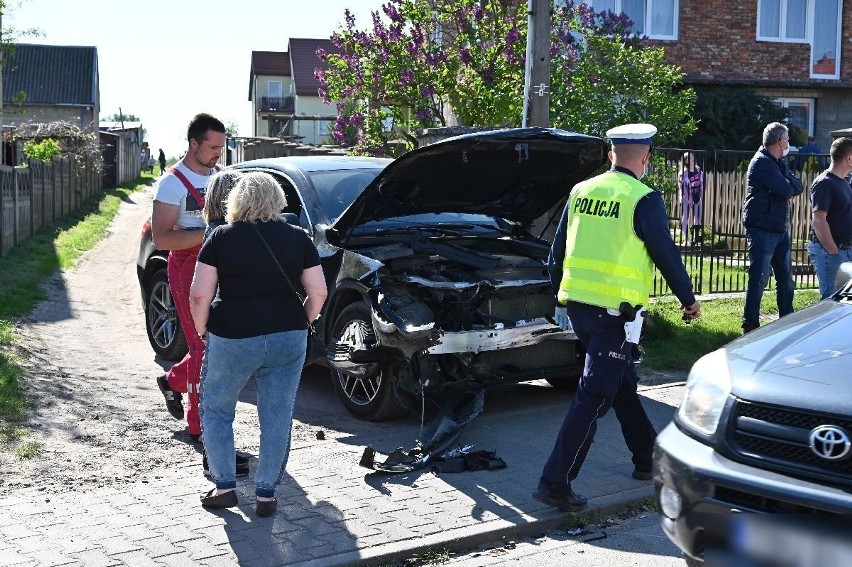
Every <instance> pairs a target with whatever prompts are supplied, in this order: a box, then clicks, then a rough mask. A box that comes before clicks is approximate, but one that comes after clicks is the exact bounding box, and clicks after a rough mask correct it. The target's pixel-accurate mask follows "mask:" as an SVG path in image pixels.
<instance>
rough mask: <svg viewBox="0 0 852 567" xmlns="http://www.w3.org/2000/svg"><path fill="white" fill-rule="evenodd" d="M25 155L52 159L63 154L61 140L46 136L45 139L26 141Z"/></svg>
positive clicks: (32, 157) (43, 159)
mask: <svg viewBox="0 0 852 567" xmlns="http://www.w3.org/2000/svg"><path fill="white" fill-rule="evenodd" d="M24 155H25V156H27V157H28V158H30V159H40V160H41V161H50V160H52V159H53V158H55V157H59V156H60V155H62V148H61V146H60V145H59V142H57V141H56V140H54V139H53V138H45V139H44V140H38V141H36V140H29V141H27V142H24Z"/></svg>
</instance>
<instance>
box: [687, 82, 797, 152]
mask: <svg viewBox="0 0 852 567" xmlns="http://www.w3.org/2000/svg"><path fill="white" fill-rule="evenodd" d="M697 95H698V96H697V99H696V103H695V117H696V118H697V119H698V130H697V131H696V132H695V134H693V135H692V136H691V137H690V138H689V139H688V140H687V145H688V146H689V147H690V148H696V149H702V150H747V151H754V150H756V149H757V148H759V147H760V146H761V144H762V143H763V129H764V128H765V127H766V125H767V124H769V123H771V122H785V123H786V121H787V118H788V111H787V109H786V108H782V107H781V106H779V105H778V104H776V103H775V101H773V100H772V99H771V98H768V97H765V96H762V95H760V94H758V93H756V92H755V91H753V90H751V89H745V88H743V89H738V88H730V87H702V88H699V89H698V92H697ZM789 128H790V143H791V144H792V145H794V146H797V145H801V144H803V143H804V135H803V133H802V132H801V129H800V128H797V127H795V126H793V125H790V126H789Z"/></svg>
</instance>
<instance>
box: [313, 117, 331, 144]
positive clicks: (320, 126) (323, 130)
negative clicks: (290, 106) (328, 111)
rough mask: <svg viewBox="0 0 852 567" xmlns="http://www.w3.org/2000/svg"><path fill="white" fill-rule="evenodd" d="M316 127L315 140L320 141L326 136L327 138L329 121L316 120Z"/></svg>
mask: <svg viewBox="0 0 852 567" xmlns="http://www.w3.org/2000/svg"><path fill="white" fill-rule="evenodd" d="M316 125H317V131H316V135H317V139H318V140H320V141H321V140H322V138H325V137H326V136H328V132H329V128H330V127H331V120H317V121H316Z"/></svg>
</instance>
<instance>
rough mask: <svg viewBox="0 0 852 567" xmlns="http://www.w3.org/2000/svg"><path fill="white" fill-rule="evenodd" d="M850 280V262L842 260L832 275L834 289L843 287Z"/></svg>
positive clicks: (851, 266)
mask: <svg viewBox="0 0 852 567" xmlns="http://www.w3.org/2000/svg"><path fill="white" fill-rule="evenodd" d="M850 282H852V262H843V263H842V264H840V269H838V270H837V275H836V276H835V277H834V289H845V288H846V287H847V286H848V285H849V284H850Z"/></svg>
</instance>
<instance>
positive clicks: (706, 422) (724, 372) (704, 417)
mask: <svg viewBox="0 0 852 567" xmlns="http://www.w3.org/2000/svg"><path fill="white" fill-rule="evenodd" d="M730 393H731V376H730V374H729V373H728V357H727V353H726V351H725V349H719V350H717V351H714V352H711V353H710V354H707V355H704V356H703V357H701V358H700V359H698V361H697V362H696V363H695V364H694V365H693V366H692V370H690V371H689V378H688V379H687V381H686V392H685V393H684V396H683V401H682V402H681V404H680V408H678V412H677V415H678V418H679V422H680V424H681V425H683V426H685V427H687V428H689V429H691V430H693V431H695V432H697V433H700V434H702V435H713V434H714V433H715V432H716V427H717V426H718V425H719V419H720V418H721V417H722V410H723V409H724V407H725V402H726V401H727V400H728V395H729V394H730Z"/></svg>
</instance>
